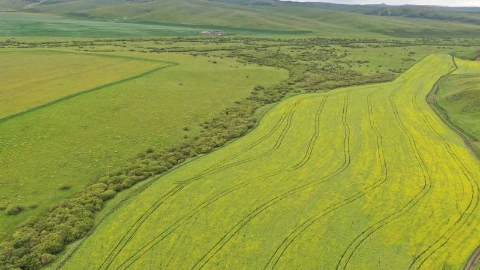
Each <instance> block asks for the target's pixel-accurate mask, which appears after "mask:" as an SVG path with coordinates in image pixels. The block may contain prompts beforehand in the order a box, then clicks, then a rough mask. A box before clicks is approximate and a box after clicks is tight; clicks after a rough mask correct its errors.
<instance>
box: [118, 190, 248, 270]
mask: <svg viewBox="0 0 480 270" xmlns="http://www.w3.org/2000/svg"><path fill="white" fill-rule="evenodd" d="M246 185H248V183H241V184H239V185H236V186H234V187H232V188H229V189H226V190H224V191H222V192H220V193H219V194H217V195H215V196H213V197H211V198H209V199H207V200H206V201H204V202H203V203H201V204H200V205H197V206H196V207H195V208H194V209H192V210H190V211H189V212H188V213H187V214H186V215H184V216H183V217H182V218H180V219H179V220H177V221H175V222H174V223H173V224H172V225H170V227H168V228H167V229H166V230H164V231H162V233H160V234H159V235H158V236H156V237H154V238H153V239H152V240H151V241H149V242H148V243H147V244H146V245H144V246H143V247H142V248H140V249H139V250H138V251H137V252H135V253H134V254H133V255H131V256H130V257H128V258H127V259H126V260H125V261H124V262H122V263H121V264H120V265H118V266H117V267H116V269H122V268H123V269H128V268H129V267H130V266H131V265H132V264H134V263H135V261H136V260H138V258H140V257H142V256H143V255H145V254H146V253H147V252H149V251H150V250H151V249H152V248H153V247H155V246H156V245H157V244H158V243H160V242H161V241H162V240H164V239H165V238H167V237H168V236H169V235H170V234H172V233H173V232H175V231H176V230H177V229H178V228H179V227H180V226H181V225H183V224H184V223H186V222H187V221H189V220H190V219H191V218H193V217H194V216H195V215H197V214H198V213H200V212H201V211H202V210H204V209H205V208H207V207H208V206H210V205H212V204H213V203H215V202H216V201H218V200H220V199H221V198H224V197H225V196H227V195H228V194H230V193H232V192H234V191H236V190H238V189H240V188H242V187H245V186H246Z"/></svg>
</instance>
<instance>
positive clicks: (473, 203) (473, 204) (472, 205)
mask: <svg viewBox="0 0 480 270" xmlns="http://www.w3.org/2000/svg"><path fill="white" fill-rule="evenodd" d="M421 90H422V89H421V88H420V89H419V90H418V91H417V92H416V93H415V95H414V96H412V104H413V105H414V107H415V108H416V109H417V111H419V112H420V113H421V114H422V120H423V122H424V123H425V125H426V126H427V127H428V129H429V130H430V131H432V132H433V133H435V134H436V135H437V136H438V137H440V138H441V139H442V141H443V142H444V146H445V148H446V149H447V151H448V153H449V154H450V155H451V157H452V158H454V160H455V161H456V163H457V165H458V166H460V167H461V168H462V174H463V176H464V177H465V178H466V179H467V180H468V182H469V184H470V188H471V190H472V193H471V196H470V202H469V204H468V206H467V208H466V209H465V211H463V212H462V214H461V216H460V217H459V218H458V219H457V220H456V221H455V223H454V224H453V225H452V226H451V227H450V228H448V230H447V231H446V232H444V233H443V234H442V235H441V236H440V237H439V238H438V239H437V240H436V241H435V242H434V243H432V244H430V245H429V246H428V247H427V249H425V250H423V251H422V252H421V253H420V254H418V255H417V256H415V259H414V260H413V262H412V263H411V264H410V266H409V269H420V268H421V267H422V265H423V264H424V263H425V262H426V261H427V260H428V259H429V258H430V257H431V256H432V255H433V254H435V253H436V252H437V251H438V250H439V249H440V248H442V247H443V246H445V244H446V243H447V242H448V241H449V240H450V238H451V237H452V236H453V235H454V234H455V233H456V232H458V230H459V229H461V228H462V227H463V226H464V225H465V223H466V222H467V220H468V219H469V218H470V217H471V216H472V214H473V213H474V212H475V211H476V210H477V208H478V202H479V199H478V194H479V193H480V188H479V186H478V183H477V182H476V181H474V180H473V176H472V175H471V173H470V172H469V171H468V169H467V168H466V166H465V164H463V162H462V161H461V160H460V158H459V157H458V155H457V154H456V153H455V152H454V151H453V148H452V146H451V144H450V143H449V141H448V140H447V139H446V138H445V137H444V136H443V135H442V134H440V133H439V132H438V131H437V130H436V129H435V128H434V127H433V126H432V124H431V122H430V121H429V120H428V118H427V116H426V115H425V113H424V111H423V110H422V109H421V108H420V106H419V105H418V102H417V100H418V96H419V94H420V92H421ZM462 184H463V181H462ZM435 245H438V246H437V247H434V246H435ZM427 252H428V253H427ZM424 255H425V258H422V256H424ZM417 264H418V265H417Z"/></svg>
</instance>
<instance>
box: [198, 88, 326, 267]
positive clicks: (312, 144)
mask: <svg viewBox="0 0 480 270" xmlns="http://www.w3.org/2000/svg"><path fill="white" fill-rule="evenodd" d="M326 99H327V97H325V98H324V100H323V102H322V103H321V104H320V106H319V108H318V110H317V113H316V117H315V132H314V135H313V136H312V138H311V140H310V142H309V146H308V148H307V151H306V153H305V155H304V157H303V158H302V160H301V161H300V162H299V163H297V164H295V165H294V166H292V167H290V168H288V169H284V170H280V171H277V172H274V173H272V174H270V175H268V176H267V177H271V176H275V175H279V174H283V173H288V172H291V171H295V170H298V169H300V168H301V167H303V166H304V165H305V164H306V163H307V162H308V161H309V160H310V158H311V154H312V152H313V148H314V147H315V144H316V142H317V139H318V136H319V117H320V114H321V112H322V110H323V107H324V105H325V103H326ZM264 178H265V176H263V177H261V178H259V179H264ZM317 182H318V181H316V182H314V183H309V184H306V185H302V186H300V187H297V188H295V189H293V190H290V191H287V192H284V193H282V194H280V195H278V196H276V197H274V198H273V199H270V200H269V201H267V202H265V203H263V204H262V205H260V206H257V207H256V208H255V209H254V210H253V211H251V212H250V213H249V214H248V215H246V216H245V217H244V218H243V219H242V220H240V221H239V222H238V223H237V224H236V225H235V226H234V227H233V228H231V229H230V230H229V231H228V232H227V233H226V234H224V235H223V236H222V238H221V239H220V240H219V241H218V242H217V243H216V244H215V245H214V246H213V247H212V248H210V249H209V250H208V251H207V253H206V254H205V255H203V256H202V257H201V258H200V260H198V261H197V262H196V263H195V264H194V265H193V267H192V268H191V269H202V268H203V267H204V266H205V265H206V264H207V263H208V262H209V261H210V260H211V259H212V258H213V257H214V256H215V255H216V254H217V253H218V252H219V251H220V250H222V249H223V247H224V246H225V245H226V244H227V243H228V242H229V241H230V240H231V239H232V238H233V237H234V236H235V235H236V234H237V233H238V232H239V231H240V230H241V229H242V228H244V227H245V226H246V225H247V224H248V223H250V221H251V220H253V219H254V218H255V217H257V216H258V215H259V214H261V213H262V212H264V211H265V210H267V209H268V208H270V207H271V206H273V205H275V204H276V203H278V202H280V201H282V200H284V199H286V198H288V197H289V196H291V195H294V194H296V193H298V192H300V191H303V190H305V189H307V188H309V187H311V186H313V185H314V184H317Z"/></svg>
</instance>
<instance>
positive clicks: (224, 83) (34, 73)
mask: <svg viewBox="0 0 480 270" xmlns="http://www.w3.org/2000/svg"><path fill="white" fill-rule="evenodd" d="M0 59H5V60H8V61H2V60H0V70H2V71H5V72H6V73H2V74H1V75H0V76H1V78H2V79H1V80H2V82H5V81H7V82H8V84H3V83H2V85H1V86H0V97H2V98H0V104H1V106H0V112H1V113H2V114H3V115H9V114H12V113H16V112H23V111H24V110H26V109H27V110H28V109H29V108H32V107H33V108H34V109H33V110H29V111H27V112H26V113H23V114H20V115H13V116H12V117H9V118H4V119H3V120H1V121H0V153H1V155H0V166H1V168H2V169H1V171H2V173H1V174H0V183H1V195H0V206H2V207H3V209H5V208H7V207H9V206H14V205H19V206H22V207H23V208H25V209H26V210H28V211H24V212H22V213H20V214H18V215H15V216H8V215H6V214H2V215H0V238H3V237H5V236H6V235H8V234H11V233H12V232H13V231H14V229H15V228H16V227H17V226H18V224H19V223H20V222H22V221H25V220H26V219H27V218H28V217H30V216H32V215H36V214H38V213H42V211H44V210H45V209H47V208H48V207H50V206H51V205H52V203H54V202H58V201H59V200H61V199H64V198H67V197H69V196H72V194H75V193H77V192H79V191H81V190H83V189H84V187H85V186H86V185H87V184H88V183H91V182H94V181H96V180H97V179H98V178H99V177H100V176H101V174H103V173H104V172H106V171H107V170H109V169H111V168H116V167H118V166H120V165H121V164H124V163H125V162H126V161H128V160H129V159H131V158H132V157H135V155H136V154H138V153H141V152H142V151H145V150H146V149H147V148H149V147H154V148H155V149H157V150H160V149H162V148H163V147H167V146H170V145H172V144H174V143H179V142H182V141H183V140H185V139H184V136H189V137H190V136H192V137H193V136H195V135H196V134H198V130H199V127H198V126H199V124H200V123H202V122H203V121H205V120H207V119H209V118H211V117H212V115H214V114H215V113H216V112H217V111H220V110H222V109H224V108H226V107H228V106H231V105H232V104H234V101H237V100H242V99H244V98H245V97H247V96H248V95H249V94H250V92H251V91H252V90H253V88H254V87H255V86H256V85H259V84H261V85H264V86H269V85H271V84H275V83H278V82H280V81H281V80H284V79H286V78H287V77H288V73H287V72H286V71H285V70H279V69H275V68H270V67H259V66H256V65H243V64H239V63H238V62H237V61H235V60H233V59H219V58H207V57H201V56H197V57H194V56H191V55H181V54H163V55H148V56H147V55H144V54H139V53H129V52H124V53H116V54H112V53H110V54H109V53H101V54H92V53H78V52H67V51H65V50H63V51H57V52H55V51H43V50H28V49H24V50H8V53H7V51H5V52H3V53H0ZM28 61H30V63H34V67H33V68H31V69H30V70H29V69H25V65H26V62H28ZM87 63H88V65H87ZM22 90H25V91H24V92H22ZM65 97H66V98H65ZM38 106H40V107H38ZM186 129H188V130H186Z"/></svg>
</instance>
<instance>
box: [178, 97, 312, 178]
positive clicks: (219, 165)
mask: <svg viewBox="0 0 480 270" xmlns="http://www.w3.org/2000/svg"><path fill="white" fill-rule="evenodd" d="M302 101H303V100H299V101H298V102H296V103H295V105H294V108H293V109H292V110H291V111H290V113H289V114H288V116H286V120H287V126H286V127H285V128H284V130H283V131H282V134H281V135H280V137H279V138H280V140H277V141H276V142H275V144H274V146H273V147H272V148H271V149H270V150H268V151H267V152H265V153H262V154H260V155H258V156H255V157H251V158H246V159H244V160H239V161H236V162H233V163H229V164H225V165H223V166H222V164H224V163H225V162H228V161H230V160H234V159H235V158H237V157H238V156H236V155H232V156H230V157H229V158H226V159H224V160H222V161H219V162H218V163H217V164H215V165H212V166H211V167H209V168H208V169H207V170H205V171H203V172H202V173H200V174H198V175H196V176H194V177H191V178H189V179H187V180H183V181H178V182H177V183H178V184H184V183H191V182H195V181H198V180H200V179H202V178H204V177H205V176H208V175H211V174H213V173H217V172H220V171H223V170H225V169H229V168H232V167H235V166H238V165H242V164H245V163H248V162H252V161H255V160H259V159H261V158H264V157H267V156H269V155H271V154H272V153H274V152H275V151H276V150H278V148H279V147H280V145H281V144H282V143H283V139H284V138H285V136H286V134H287V132H288V131H289V130H290V127H291V125H292V118H293V115H294V114H295V112H296V110H297V108H298V105H300V104H301V102H302ZM282 123H283V120H282ZM275 131H276V130H274V131H273V132H270V133H269V134H267V135H265V136H263V137H262V138H260V139H259V140H258V141H256V142H255V143H253V144H252V145H251V146H249V147H247V148H245V149H243V150H242V152H241V154H243V153H245V152H247V151H249V150H251V149H253V148H254V147H255V146H257V145H259V144H261V143H262V142H264V141H265V140H266V139H267V138H269V137H270V136H271V135H273V134H274V133H275Z"/></svg>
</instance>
